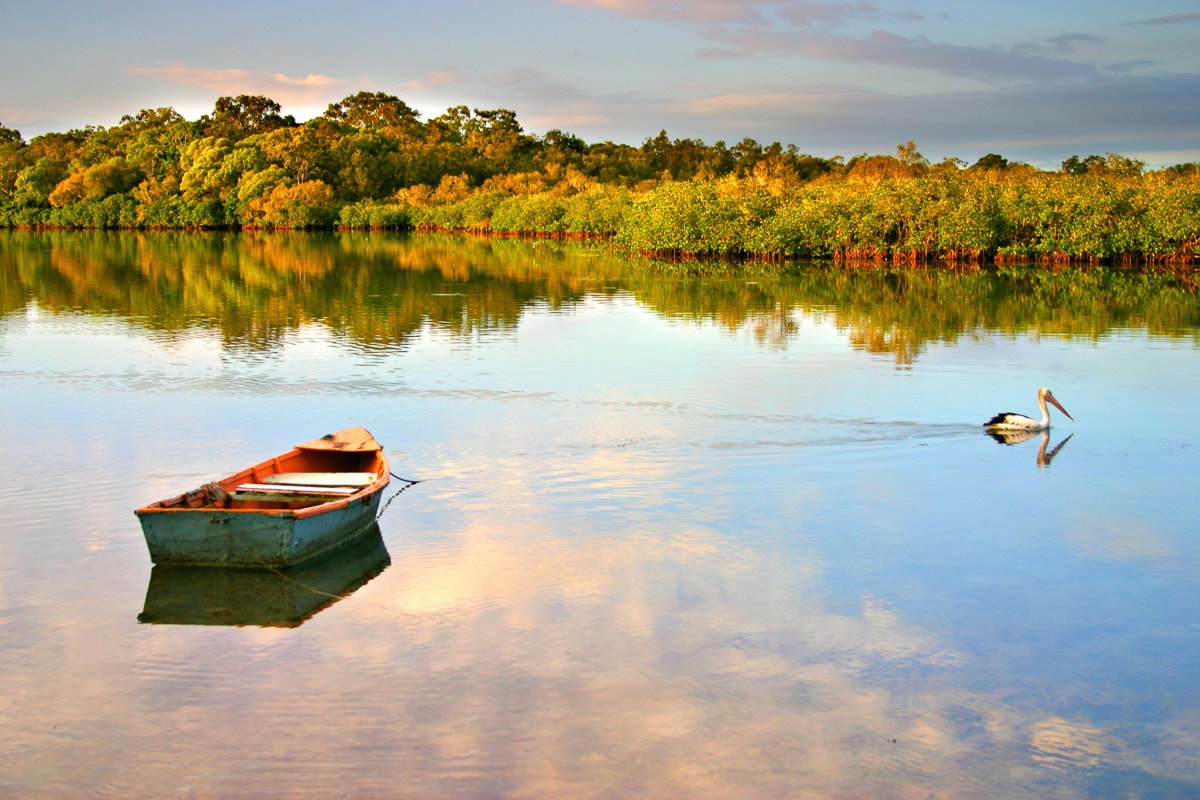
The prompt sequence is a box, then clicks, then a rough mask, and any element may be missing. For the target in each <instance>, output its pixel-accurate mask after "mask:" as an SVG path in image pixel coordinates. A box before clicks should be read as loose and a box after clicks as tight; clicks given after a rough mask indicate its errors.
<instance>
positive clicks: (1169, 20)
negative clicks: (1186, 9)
mask: <svg viewBox="0 0 1200 800" xmlns="http://www.w3.org/2000/svg"><path fill="white" fill-rule="evenodd" d="M1185 22H1200V14H1171V15H1170V16H1166V17H1151V18H1150V19H1139V20H1137V21H1136V22H1131V23H1129V24H1130V25H1179V24H1181V23H1185Z"/></svg>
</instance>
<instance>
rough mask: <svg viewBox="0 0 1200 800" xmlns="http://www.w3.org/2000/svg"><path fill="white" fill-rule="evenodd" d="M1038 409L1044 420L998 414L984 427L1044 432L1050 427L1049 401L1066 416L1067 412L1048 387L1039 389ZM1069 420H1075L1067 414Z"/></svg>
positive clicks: (994, 429) (1007, 413)
mask: <svg viewBox="0 0 1200 800" xmlns="http://www.w3.org/2000/svg"><path fill="white" fill-rule="evenodd" d="M1037 398H1038V408H1040V409H1042V418H1041V419H1040V420H1037V419H1031V418H1029V417H1027V416H1025V415H1024V414H1013V413H1011V412H1006V413H1004V414H997V415H996V416H994V417H992V418H991V419H989V420H988V421H987V422H985V423H983V427H985V428H987V429H988V430H989V431H1005V430H1008V431H1044V430H1046V429H1047V428H1049V427H1050V412H1049V411H1047V410H1046V401H1047V400H1049V401H1050V402H1051V403H1052V404H1053V405H1054V407H1055V408H1057V409H1058V410H1059V411H1061V412H1062V413H1064V414H1067V410H1066V409H1065V408H1063V407H1062V405H1060V404H1059V402H1058V401H1057V400H1055V399H1054V395H1052V394H1051V393H1050V390H1049V389H1047V388H1046V387H1044V386H1043V387H1042V388H1041V389H1038V393H1037ZM1067 419H1071V420H1073V419H1074V417H1072V416H1071V415H1070V414H1067Z"/></svg>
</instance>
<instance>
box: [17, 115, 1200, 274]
mask: <svg viewBox="0 0 1200 800" xmlns="http://www.w3.org/2000/svg"><path fill="white" fill-rule="evenodd" d="M0 226H6V227H63V228H175V229H187V228H304V229H314V228H317V229H319V228H338V227H341V228H358V229H367V228H395V229H404V228H416V229H431V230H456V231H476V232H483V233H490V234H499V235H539V236H557V237H591V236H611V237H613V238H614V239H615V241H617V242H618V243H620V244H621V245H624V246H626V247H628V248H630V249H632V250H636V251H639V252H644V253H650V254H656V255H660V256H671V257H683V258H690V257H727V258H747V257H750V258H760V259H786V258H797V257H815V258H834V259H841V260H858V259H868V260H879V261H883V260H887V261H896V262H918V261H922V262H923V261H931V260H936V259H946V260H951V261H983V260H990V259H998V260H1006V259H1013V260H1030V259H1033V260H1051V261H1097V260H1101V261H1130V262H1183V263H1190V262H1191V261H1192V260H1194V259H1195V257H1196V256H1197V255H1200V169H1198V167H1197V165H1195V164H1183V165H1178V166H1175V167H1172V168H1169V169H1166V170H1160V171H1155V172H1147V171H1146V170H1145V165H1144V163H1142V162H1140V161H1137V160H1134V159H1128V158H1124V157H1122V156H1119V155H1115V154H1108V155H1106V156H1097V155H1092V156H1087V157H1084V158H1080V157H1078V156H1072V157H1071V158H1069V159H1067V160H1066V161H1064V162H1063V164H1062V169H1061V170H1059V171H1057V172H1044V171H1040V170H1036V169H1034V168H1032V167H1030V166H1028V165H1024V164H1013V163H1009V162H1008V161H1007V160H1006V159H1005V158H1003V157H1002V156H999V155H997V154H989V155H987V156H985V157H984V158H981V159H979V161H977V162H976V163H975V164H972V165H970V166H968V165H966V164H965V163H964V162H961V161H959V160H957V159H948V160H946V161H944V162H941V163H938V164H931V163H929V162H928V161H927V160H926V159H925V158H924V157H922V156H921V154H920V153H919V152H917V150H916V147H915V146H914V145H913V143H912V142H909V143H906V144H903V145H900V146H899V147H897V151H896V154H895V155H866V154H863V155H859V156H855V157H853V158H850V159H848V160H846V159H843V158H841V157H838V158H832V159H824V158H819V157H816V156H810V155H805V154H802V153H800V152H799V151H798V150H797V148H796V147H795V146H794V145H788V146H786V147H785V146H783V145H781V144H779V143H778V142H776V143H773V144H770V145H762V144H759V143H758V142H756V141H754V140H752V139H744V140H742V141H741V142H739V143H737V144H735V145H733V146H728V145H726V144H725V143H724V142H717V143H715V144H712V145H706V144H705V143H703V142H701V141H698V140H694V139H671V138H669V137H668V136H667V134H666V133H665V132H660V133H659V135H658V136H656V137H654V138H649V139H646V140H645V141H644V142H643V143H642V145H641V146H640V147H634V146H631V145H625V144H614V143H612V142H603V143H593V144H589V143H586V142H584V141H583V140H581V139H580V138H578V137H576V136H573V135H571V134H569V133H564V132H562V131H558V130H553V131H550V132H548V133H546V134H545V135H544V136H537V135H531V134H528V133H526V132H525V131H524V130H523V128H522V126H521V125H520V123H519V122H518V120H517V118H516V115H515V113H514V112H512V111H509V110H506V109H496V110H479V109H475V110H471V109H468V108H467V107H465V106H458V107H455V108H450V109H448V110H447V111H446V112H445V113H444V114H442V115H441V116H438V117H434V118H432V119H429V120H422V119H421V117H420V115H419V114H418V113H417V112H416V111H415V110H414V109H412V108H411V107H409V106H408V105H407V104H406V103H405V102H404V101H403V100H400V99H399V98H397V97H394V96H392V95H387V94H384V93H379V92H376V93H367V92H360V93H358V94H355V95H352V96H350V97H347V98H345V99H343V100H341V101H339V102H337V103H333V104H331V105H330V106H329V107H328V109H327V110H326V112H325V113H324V114H323V115H322V116H320V117H317V118H316V119H313V120H311V121H309V122H307V123H303V124H300V123H297V122H296V120H295V119H294V118H292V117H290V116H286V115H283V114H282V113H281V107H280V106H279V104H278V103H276V102H274V101H273V100H270V99H269V98H265V97H259V96H249V95H242V96H239V97H222V98H220V99H219V100H218V101H217V102H216V105H215V107H214V109H213V111H212V113H210V114H207V115H205V116H203V117H201V118H200V119H198V120H195V121H189V120H186V119H184V118H183V117H182V116H181V115H180V114H178V113H177V112H176V111H174V110H173V109H170V108H160V109H148V110H143V111H140V112H138V113H137V114H136V115H133V116H126V117H124V118H122V120H121V121H120V123H119V124H118V125H116V126H113V127H111V128H100V127H89V128H86V129H83V130H73V131H68V132H66V133H51V134H45V135H43V136H38V137H36V138H34V139H32V140H30V141H28V142H26V141H24V140H23V139H22V137H21V135H20V133H19V132H18V131H15V130H12V129H9V128H5V127H3V126H0Z"/></svg>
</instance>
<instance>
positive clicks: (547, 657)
mask: <svg viewBox="0 0 1200 800" xmlns="http://www.w3.org/2000/svg"><path fill="white" fill-rule="evenodd" d="M391 577H392V578H393V580H392V581H391V585H392V586H393V587H394V593H393V594H392V595H391V596H390V597H389V598H388V600H387V601H386V608H385V609H384V610H383V612H382V617H389V616H390V617H392V618H393V619H394V620H396V621H399V622H402V623H403V624H404V627H405V628H406V629H407V630H406V632H405V633H404V634H403V635H402V636H401V637H400V639H401V640H402V641H403V642H405V643H406V644H405V645H404V646H411V645H412V643H413V641H414V640H416V641H419V642H420V643H421V648H422V651H423V658H422V664H423V669H424V670H425V671H426V674H427V676H428V677H429V678H432V679H435V680H436V683H437V686H438V690H439V693H440V694H439V696H438V697H437V698H436V699H430V700H428V701H427V702H428V703H429V704H430V705H434V706H437V707H439V708H440V709H441V713H440V714H438V715H437V716H436V718H433V719H429V718H420V719H418V718H416V716H415V715H416V714H417V712H418V711H419V709H418V708H407V709H404V708H401V709H393V710H394V711H398V712H399V713H400V714H401V715H402V716H403V715H404V714H406V713H408V714H413V715H414V716H413V717H411V718H408V719H403V721H402V722H401V726H402V727H407V726H410V725H411V726H413V728H412V730H414V731H420V733H418V734H417V735H418V736H419V737H420V738H422V739H425V740H426V741H427V742H430V743H433V744H434V746H435V747H436V748H437V749H438V750H439V751H440V753H441V756H440V757H441V758H445V759H476V760H479V759H481V760H482V761H483V763H485V764H486V765H487V767H486V769H487V770H489V771H490V770H498V771H499V772H498V774H503V775H505V776H507V777H506V780H508V781H510V782H511V785H512V786H514V787H519V791H517V794H520V795H528V796H554V795H559V796H561V795H576V794H581V793H583V794H587V793H594V792H596V791H597V790H598V789H597V787H604V786H608V787H609V788H610V789H611V790H612V791H615V792H617V793H618V794H627V793H631V792H632V793H640V792H647V793H651V794H655V795H659V796H661V795H664V794H665V795H668V796H669V795H677V794H683V795H696V794H699V795H703V796H711V797H725V796H728V797H733V796H744V795H745V792H746V791H747V790H748V789H750V791H751V794H760V790H762V791H765V792H766V793H767V794H772V793H778V792H781V791H784V790H788V789H793V790H794V789H797V788H799V787H809V788H811V790H812V791H814V792H815V793H816V795H815V796H821V795H823V794H825V793H827V792H829V791H843V792H845V791H858V790H867V791H871V790H872V788H874V789H882V788H884V787H887V789H888V791H887V794H888V795H889V796H907V795H909V794H912V793H917V794H920V793H921V791H929V790H932V789H933V787H937V786H941V787H943V788H945V787H946V786H952V785H954V783H955V781H959V780H961V778H959V777H958V776H956V775H955V774H954V773H955V772H956V771H957V770H960V769H962V765H961V764H959V763H958V762H959V761H960V759H977V758H984V759H995V758H996V754H995V753H994V752H990V751H989V749H990V748H994V747H995V746H996V744H997V742H996V740H995V738H993V737H989V736H981V735H980V734H979V733H978V732H973V731H972V728H973V727H974V726H975V725H976V723H972V724H971V725H964V724H963V722H962V719H963V718H964V717H966V718H970V719H972V720H977V719H979V718H981V717H982V716H983V715H984V714H985V713H986V712H987V711H988V708H989V705H991V701H990V700H989V699H987V698H983V697H980V696H976V695H972V694H970V693H967V692H961V691H950V692H948V693H944V692H945V690H944V689H938V688H936V687H938V686H939V685H940V684H942V683H943V682H944V681H943V680H942V679H941V678H938V677H937V674H938V673H940V672H943V671H944V670H946V669H954V668H956V667H959V666H961V665H962V664H963V663H964V659H963V657H962V655H961V654H958V653H956V652H954V651H953V649H952V648H948V647H946V646H945V644H944V643H942V642H940V641H939V640H938V639H937V637H936V636H934V635H933V634H931V633H930V632H928V631H924V630H921V629H919V628H916V627H914V626H912V625H911V624H907V623H906V622H905V621H904V619H903V618H902V616H901V615H900V614H898V613H897V612H896V611H895V610H894V609H892V608H890V607H888V605H887V604H886V603H885V602H884V601H882V600H880V599H877V598H870V597H868V598H864V600H863V602H862V607H861V610H860V611H859V612H858V613H857V614H850V615H841V614H833V613H830V612H829V611H828V610H826V609H825V607H824V604H823V602H822V599H821V586H820V584H819V570H818V569H814V568H813V566H812V564H811V563H809V559H808V558H807V557H806V556H801V557H799V558H793V559H792V560H791V561H788V562H786V563H785V562H784V561H782V560H772V559H770V558H764V557H763V556H761V555H760V554H758V553H755V552H753V551H750V550H747V549H737V548H731V547H730V546H729V545H728V544H726V543H723V542H721V541H719V540H718V539H717V538H716V537H715V536H713V535H712V534H710V533H707V532H704V531H679V532H673V533H666V534H642V533H632V534H629V535H627V536H624V537H617V536H609V537H596V538H583V539H578V540H571V539H569V538H566V537H563V536H550V535H546V534H545V533H544V532H543V531H540V530H538V529H537V528H536V526H535V525H534V524H533V523H522V522H517V521H514V523H513V524H511V525H506V526H504V527H496V526H482V525H476V526H473V527H471V528H469V529H467V530H464V531H463V532H461V534H460V535H459V538H458V542H457V544H456V546H455V548H454V552H453V554H452V555H451V554H449V553H428V554H425V553H421V552H417V551H413V550H410V551H408V552H407V553H406V554H405V556H404V557H403V558H399V559H397V561H396V563H395V564H394V566H393V569H392V571H391ZM372 616H373V615H372ZM382 617H376V618H365V619H364V620H363V621H362V622H361V624H360V625H356V626H353V627H354V628H356V629H359V630H363V631H367V630H370V629H372V628H375V627H380V626H382V627H386V625H387V622H386V620H385V619H383V618H382ZM363 641H364V643H365V642H377V643H379V646H382V647H384V648H385V649H388V648H393V647H395V646H396V645H395V637H375V636H367V637H364V640H363ZM355 646H356V648H357V647H358V646H359V645H358V644H356V645H355ZM367 646H368V647H370V645H367ZM394 659H395V653H394V652H393V653H392V654H391V655H386V656H384V657H383V658H382V659H381V661H382V662H384V663H386V662H388V661H392V660H394ZM897 679H898V680H900V681H902V682H903V683H904V686H903V687H900V686H895V685H893V681H894V680H897ZM923 679H929V681H930V682H929V684H928V685H927V686H925V687H924V688H920V684H922V683H923V682H924V680H923ZM914 688H915V689H916V691H915V692H914V691H913V690H914ZM1007 713H1010V714H1011V713H1012V712H1007ZM893 740H895V741H893ZM1016 746H1017V742H1016V740H1015V737H1014V739H1013V741H1012V747H1011V748H1010V750H1009V751H1008V752H1009V753H1010V755H1013V756H1015V753H1016ZM498 753H503V760H502V761H501V760H500V759H498V758H496V757H495V756H496V754H498ZM905 787H906V788H905ZM922 787H924V788H923V789H922ZM950 794H951V796H952V795H953V794H954V793H953V792H951V793H950ZM986 794H987V793H986V792H985V793H983V794H980V795H978V796H986Z"/></svg>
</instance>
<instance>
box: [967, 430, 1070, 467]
mask: <svg viewBox="0 0 1200 800" xmlns="http://www.w3.org/2000/svg"><path fill="white" fill-rule="evenodd" d="M987 435H988V436H990V437H992V438H993V439H995V440H996V441H997V442H999V443H1000V444H1005V445H1013V444H1020V443H1021V442H1027V441H1029V440H1030V439H1032V438H1033V437H1035V436H1038V435H1040V436H1041V438H1042V441H1041V443H1040V444H1039V445H1038V452H1037V465H1038V466H1039V467H1048V466H1050V462H1051V461H1053V460H1054V458H1055V457H1056V456H1057V455H1058V454H1059V453H1060V452H1062V449H1063V448H1064V447H1066V444H1067V442H1069V441H1071V436H1074V435H1075V434H1073V433H1072V434H1070V435H1069V436H1067V438H1065V439H1063V440H1062V441H1061V442H1059V443H1058V444H1056V445H1055V446H1054V449H1053V450H1050V451H1048V452H1047V450H1046V448H1047V447H1048V446H1049V445H1050V429H1049V428H1043V429H1042V430H1040V431H1039V430H1029V429H1025V430H998V429H994V428H993V429H991V430H989V431H988V432H987Z"/></svg>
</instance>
